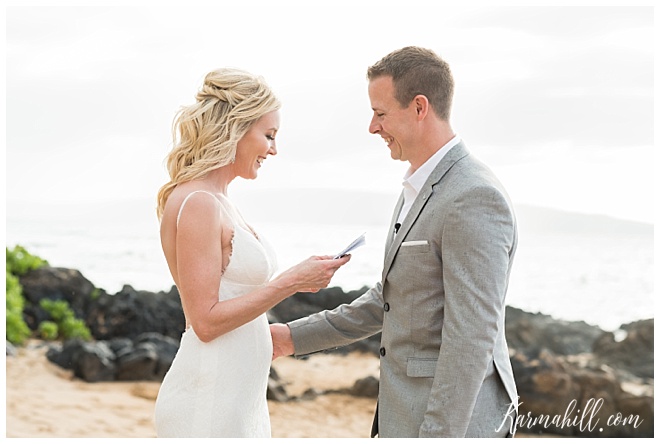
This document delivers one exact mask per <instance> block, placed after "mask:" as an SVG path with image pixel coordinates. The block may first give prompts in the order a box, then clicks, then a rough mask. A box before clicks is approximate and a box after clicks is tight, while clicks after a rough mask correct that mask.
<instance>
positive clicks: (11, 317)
mask: <svg viewBox="0 0 660 444" xmlns="http://www.w3.org/2000/svg"><path fill="white" fill-rule="evenodd" d="M6 252H7V340H8V341H9V342H11V343H12V344H17V345H20V344H23V343H24V342H25V340H26V339H27V338H29V337H30V335H31V334H32V332H31V331H30V328H29V327H28V326H27V324H26V323H25V320H24V319H23V307H24V306H25V299H24V298H23V288H22V287H21V284H20V281H19V280H18V276H23V275H24V274H26V273H27V272H28V271H30V270H36V269H37V268H39V267H43V266H46V265H48V261H46V260H44V259H42V258H40V257H39V256H35V255H32V254H30V253H28V252H27V250H25V248H23V247H22V246H20V245H16V246H15V247H14V248H13V249H12V250H10V249H9V248H6ZM99 294H100V290H95V291H94V292H93V293H92V297H98V295H99ZM39 305H40V307H41V308H43V309H44V310H45V311H46V312H47V313H48V314H49V315H50V316H51V318H52V319H53V320H52V321H43V322H41V323H40V324H39V327H38V333H39V335H40V336H41V337H42V338H43V339H49V340H53V339H58V338H60V337H61V338H63V339H71V338H80V339H84V340H89V339H91V337H92V334H91V333H90V331H89V329H88V328H87V326H86V325H85V323H84V322H83V321H82V320H80V319H76V318H75V316H74V313H73V310H71V308H70V307H69V303H68V302H66V301H54V300H50V299H42V300H41V302H40V303H39Z"/></svg>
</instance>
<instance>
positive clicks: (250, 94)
mask: <svg viewBox="0 0 660 444" xmlns="http://www.w3.org/2000/svg"><path fill="white" fill-rule="evenodd" d="M280 107H281V103H280V101H279V100H278V98H277V97H275V95H274V94H273V92H272V91H271V89H270V87H269V86H268V85H267V84H266V82H265V80H264V79H263V77H261V76H256V75H253V74H250V73H248V72H246V71H243V70H240V69H234V68H222V69H218V70H215V71H212V72H210V73H208V74H207V75H206V77H205V78H204V83H203V85H202V87H201V89H200V90H199V91H198V93H197V96H196V102H195V103H194V104H192V105H190V106H185V107H182V108H181V109H180V110H179V112H178V113H177V114H176V116H175V118H174V123H173V126H172V138H173V140H174V143H173V148H172V150H171V151H170V153H169V154H168V155H167V157H166V163H167V170H168V172H169V175H170V181H169V182H167V183H166V184H165V185H163V186H162V187H161V188H160V190H159V191H158V197H157V208H156V213H157V215H158V219H159V220H160V218H161V217H162V216H163V210H164V208H165V204H166V203H167V199H168V197H169V196H170V194H171V193H172V191H173V190H174V188H175V187H176V186H177V185H179V184H181V183H184V182H188V181H191V180H195V179H200V178H202V177H204V176H205V175H206V174H208V173H209V172H210V171H213V170H215V169H217V168H220V167H223V166H225V165H228V164H230V163H233V161H234V159H235V158H236V145H237V144H238V141H239V140H240V139H241V138H242V137H243V136H244V135H245V133H246V132H247V131H248V130H249V129H250V126H252V124H253V123H254V122H256V121H257V120H259V118H261V117H262V116H264V115H265V114H268V113H269V112H272V111H276V110H278V109H280Z"/></svg>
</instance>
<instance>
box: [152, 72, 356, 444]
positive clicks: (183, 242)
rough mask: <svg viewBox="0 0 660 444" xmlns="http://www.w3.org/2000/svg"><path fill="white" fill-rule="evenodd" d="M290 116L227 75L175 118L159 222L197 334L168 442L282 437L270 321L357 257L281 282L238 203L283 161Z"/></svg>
mask: <svg viewBox="0 0 660 444" xmlns="http://www.w3.org/2000/svg"><path fill="white" fill-rule="evenodd" d="M279 109H280V102H279V101H278V99H277V98H276V97H275V96H274V94H273V93H272V91H271V90H270V88H269V87H268V85H267V84H266V83H265V82H264V80H263V79H262V78H261V77H258V76H254V75H251V74H249V73H247V72H244V71H241V70H236V69H220V70H216V71H213V72H211V73H209V74H208V75H207V76H206V78H205V79H204V84H203V86H202V88H201V89H200V91H199V92H198V94H197V97H196V102H195V103H194V104H193V105H191V106H188V107H185V108H183V109H182V110H181V111H180V112H179V114H178V115H177V117H176V119H175V122H174V147H173V149H172V151H171V152H170V154H169V155H168V157H167V167H168V170H169V174H170V178H171V180H170V182H168V183H167V184H165V185H164V186H163V187H162V188H161V189H160V191H159V193H158V209H157V213H158V217H159V218H160V236H161V244H162V248H163V252H164V254H165V258H166V260H167V264H168V266H169V269H170V272H171V274H172V277H173V279H174V282H175V284H176V286H177V288H178V290H179V294H180V296H181V303H182V307H183V311H184V315H185V319H186V330H185V332H184V333H183V335H182V337H181V343H180V346H179V350H178V352H177V355H176V357H175V359H174V361H173V363H172V366H171V368H170V370H169V371H168V373H167V375H166V376H165V379H164V380H163V383H162V385H161V388H160V391H159V393H158V398H157V400H156V406H155V415H154V416H155V424H156V432H157V435H158V436H159V437H270V419H269V414H268V405H267V402H266V388H267V384H268V374H269V370H270V363H271V358H272V352H273V349H272V342H271V336H270V331H269V328H268V321H267V319H266V312H267V311H268V310H269V309H270V308H272V307H273V306H275V305H276V304H277V303H279V302H280V301H282V300H284V299H285V298H287V297H289V296H291V295H293V294H294V293H296V292H298V291H318V290H319V289H320V288H324V287H326V286H327V285H328V284H329V283H330V279H331V278H332V276H333V275H334V273H335V272H336V271H337V269H338V268H339V267H341V266H342V265H344V264H345V263H346V262H348V260H349V259H350V257H349V256H346V257H343V258H341V259H332V257H331V256H317V257H311V258H309V259H307V260H305V261H303V262H301V263H300V264H298V265H296V266H294V267H292V268H290V269H288V270H286V271H285V272H283V273H281V274H280V275H278V276H277V277H275V278H273V274H274V271H275V269H276V261H275V254H274V252H273V250H272V248H271V247H270V246H269V244H268V243H267V242H266V240H265V239H264V238H263V237H262V236H260V235H259V233H258V232H257V231H255V230H254V229H253V228H252V227H251V226H250V225H249V224H248V223H247V222H246V221H245V220H244V219H243V217H242V216H241V214H240V212H239V211H238V209H237V208H236V207H235V206H234V204H233V203H232V202H231V201H230V200H229V198H228V194H227V191H228V186H229V184H230V183H231V182H232V181H233V180H234V179H235V178H237V177H242V178H244V179H256V178H257V175H258V171H259V169H260V168H262V166H263V164H264V161H265V160H266V159H268V157H269V156H274V155H275V154H277V148H276V143H275V139H276V135H277V132H278V130H279V127H280V115H279Z"/></svg>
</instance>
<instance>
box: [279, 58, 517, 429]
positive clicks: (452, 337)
mask: <svg viewBox="0 0 660 444" xmlns="http://www.w3.org/2000/svg"><path fill="white" fill-rule="evenodd" d="M367 77H368V79H369V99H370V101H371V107H372V109H373V117H372V119H371V124H370V126H369V131H370V132H371V133H372V134H377V135H380V136H381V137H382V138H383V140H384V142H385V143H386V144H387V146H388V147H389V149H390V154H391V156H392V158H393V159H395V160H402V161H407V162H409V163H410V168H409V170H408V173H407V174H406V175H405V177H404V182H403V192H402V194H401V197H400V199H399V202H398V204H397V206H396V208H395V210H394V214H393V218H392V221H391V230H390V234H389V237H388V239H387V241H386V246H385V263H384V267H383V274H382V280H381V282H379V283H378V284H377V285H376V286H375V287H373V288H372V289H370V290H369V291H367V292H366V293H365V294H364V295H362V296H361V297H359V298H358V299H356V300H355V301H353V302H352V303H351V304H345V305H341V306H339V307H337V308H336V309H334V310H326V311H323V312H321V313H316V314H313V315H311V316H309V317H307V318H304V319H298V320H296V321H293V322H290V323H289V324H274V325H272V326H271V333H272V336H273V345H274V358H277V357H279V356H284V355H290V354H295V355H296V356H300V355H305V354H309V353H313V352H316V351H320V350H324V349H328V348H333V347H338V346H342V345H347V344H350V343H352V342H355V341H357V340H360V339H363V338H366V337H369V336H372V335H373V334H376V333H378V332H380V331H382V340H381V348H380V387H379V396H378V407H377V411H376V418H375V419H374V426H373V430H372V436H375V435H376V434H378V436H379V437H382V438H396V437H420V438H421V437H504V436H510V434H509V431H510V430H514V427H513V425H512V424H510V422H512V421H515V415H512V414H511V411H510V410H509V408H510V407H512V408H515V407H517V397H518V395H517V392H516V385H515V382H514V379H513V372H512V369H511V362H510V360H509V355H508V349H507V344H506V339H505V337H504V312H505V295H506V290H507V284H508V279H509V273H510V271H511V264H512V262H513V256H514V252H515V249H516V243H517V229H516V221H515V216H514V212H513V208H512V206H511V202H510V201H509V198H508V196H507V194H506V192H505V190H504V188H503V187H502V185H501V184H500V183H499V182H498V180H497V179H496V178H495V176H494V175H493V173H492V172H491V171H490V170H489V169H488V168H487V167H486V166H484V165H483V164H481V163H480V162H479V161H477V160H476V159H475V158H474V157H473V156H472V155H470V153H469V152H468V150H467V148H466V146H465V145H464V143H463V141H462V140H461V139H460V138H459V137H458V136H456V135H455V133H454V131H453V130H452V128H451V126H450V124H449V117H450V110H451V102H452V96H453V89H454V85H453V78H452V75H451V72H450V69H449V66H448V65H447V63H446V62H445V61H444V60H442V59H440V58H439V57H438V56H437V55H436V54H435V53H434V52H432V51H430V50H427V49H423V48H417V47H406V48H403V49H400V50H397V51H394V52H392V53H391V54H389V55H387V56H385V57H384V58H383V59H382V60H380V61H379V62H377V63H376V64H375V65H373V66H371V67H370V68H369V70H368V74H367ZM507 417H508V418H509V422H507Z"/></svg>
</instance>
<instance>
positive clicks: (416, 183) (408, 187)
mask: <svg viewBox="0 0 660 444" xmlns="http://www.w3.org/2000/svg"><path fill="white" fill-rule="evenodd" d="M460 141H461V138H460V137H458V136H454V138H453V139H451V140H450V141H449V142H447V143H446V144H445V145H444V146H443V147H442V148H440V149H439V150H438V151H436V152H435V154H434V155H432V156H431V157H430V158H429V159H428V160H427V161H426V162H424V164H423V165H422V166H421V167H419V168H417V170H416V171H411V170H410V169H408V171H407V172H406V174H405V176H403V207H402V208H401V212H400V213H399V218H398V219H397V223H399V224H401V223H403V220H404V219H405V218H406V216H407V215H408V212H409V211H410V207H412V204H413V202H414V201H415V199H416V198H417V195H418V194H419V192H420V190H421V189H422V187H423V186H424V184H425V183H426V180H427V179H428V178H429V176H430V175H431V173H432V172H433V170H434V169H435V167H436V166H438V164H439V163H440V161H441V160H442V158H443V157H445V155H446V154H447V153H448V152H449V150H450V149H452V148H453V147H455V146H456V145H458V143H459V142H460Z"/></svg>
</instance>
